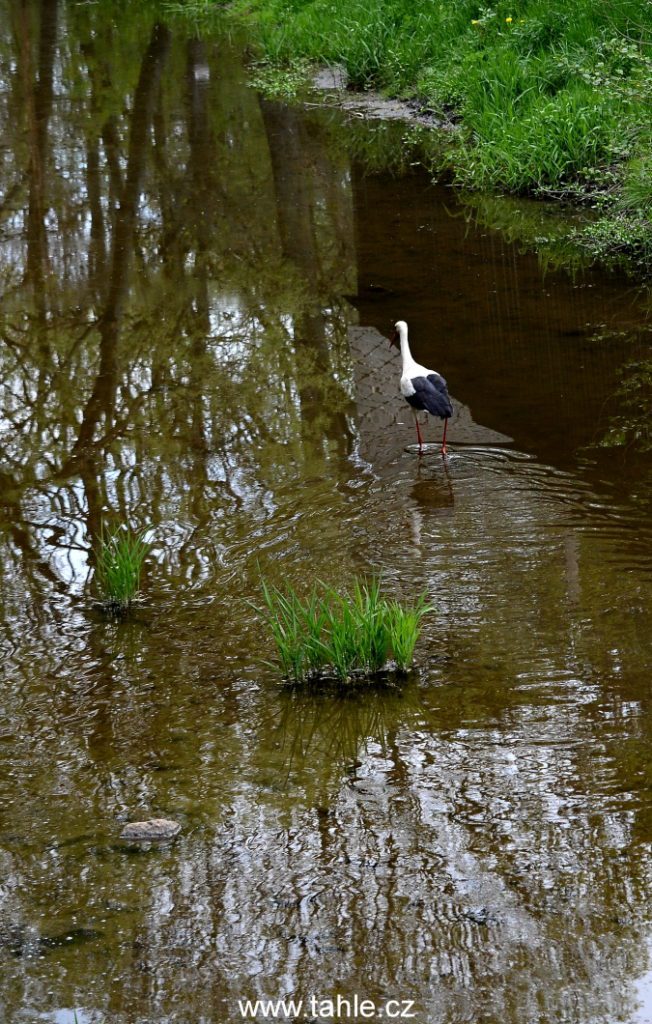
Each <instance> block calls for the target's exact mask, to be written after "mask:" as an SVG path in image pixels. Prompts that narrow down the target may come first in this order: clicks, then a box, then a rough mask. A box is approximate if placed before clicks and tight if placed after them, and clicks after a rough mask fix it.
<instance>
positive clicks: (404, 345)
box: [398, 324, 414, 368]
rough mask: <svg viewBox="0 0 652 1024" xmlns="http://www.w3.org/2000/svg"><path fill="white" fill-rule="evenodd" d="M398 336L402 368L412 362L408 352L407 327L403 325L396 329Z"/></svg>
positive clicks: (410, 354)
mask: <svg viewBox="0 0 652 1024" xmlns="http://www.w3.org/2000/svg"><path fill="white" fill-rule="evenodd" d="M398 336H399V338H400V341H401V359H402V360H403V368H405V367H406V366H408V365H409V364H410V363H413V362H414V359H413V358H412V353H411V352H410V346H409V345H408V332H407V327H406V326H405V325H404V324H401V326H400V327H399V329H398Z"/></svg>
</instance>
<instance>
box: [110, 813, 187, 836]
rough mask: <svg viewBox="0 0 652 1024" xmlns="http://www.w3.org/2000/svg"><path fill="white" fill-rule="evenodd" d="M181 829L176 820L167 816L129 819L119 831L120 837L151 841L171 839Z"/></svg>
mask: <svg viewBox="0 0 652 1024" xmlns="http://www.w3.org/2000/svg"><path fill="white" fill-rule="evenodd" d="M180 831H181V825H180V824H179V822H178V821H171V820H170V819H169V818H150V819H149V821H130V822H129V824H128V825H125V827H124V828H123V830H122V832H121V833H120V838H121V839H131V840H132V841H137V842H153V841H155V840H157V839H173V838H174V837H175V836H176V835H178V834H179V832H180Z"/></svg>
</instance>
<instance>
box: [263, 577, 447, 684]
mask: <svg viewBox="0 0 652 1024" xmlns="http://www.w3.org/2000/svg"><path fill="white" fill-rule="evenodd" d="M262 590H263V600H264V603H265V617H266V619H267V623H268V625H269V628H270V631H271V633H272V637H273V639H274V642H275V644H276V650H277V656H278V665H279V667H280V669H281V672H282V673H283V675H284V676H285V678H286V679H288V680H289V681H290V682H293V683H298V682H302V681H305V680H308V679H311V678H312V679H315V678H319V677H320V676H325V675H328V674H333V675H334V676H335V677H336V678H337V679H338V680H339V681H340V682H347V681H349V680H351V679H352V678H358V677H360V676H373V675H374V674H376V673H378V672H381V671H382V670H383V669H386V668H388V667H395V668H396V669H397V670H398V671H400V672H406V671H407V670H408V669H409V668H410V666H411V665H412V661H413V656H414V648H415V645H416V642H417V639H418V637H419V633H420V627H421V620H422V619H423V617H424V615H426V614H427V613H428V612H429V611H432V608H431V606H430V605H428V604H427V601H426V598H425V595H422V596H421V597H419V599H418V600H417V602H416V604H414V605H412V606H409V607H406V606H403V605H401V604H400V603H399V602H398V601H387V600H386V599H385V598H383V597H382V596H381V589H380V583H379V582H378V581H377V580H372V581H357V582H356V583H355V584H354V586H353V588H352V591H351V593H349V594H340V593H338V592H337V591H336V590H334V589H333V588H332V587H329V586H327V585H326V584H323V583H318V584H315V585H313V587H312V590H311V592H310V594H309V595H308V597H307V598H305V599H301V598H300V597H299V596H298V594H297V593H296V591H295V590H294V588H292V587H288V588H286V590H280V589H279V588H277V587H273V586H270V585H269V584H267V583H265V582H263V584H262ZM390 659H393V661H394V663H395V665H394V666H390V665H389V664H388V663H389V662H390Z"/></svg>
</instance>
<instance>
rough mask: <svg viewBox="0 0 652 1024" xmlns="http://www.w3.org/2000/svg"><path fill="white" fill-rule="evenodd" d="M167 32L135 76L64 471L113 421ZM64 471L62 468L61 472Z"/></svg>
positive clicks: (156, 36) (153, 42) (156, 32)
mask: <svg viewBox="0 0 652 1024" xmlns="http://www.w3.org/2000/svg"><path fill="white" fill-rule="evenodd" d="M169 42H170V33H169V32H168V30H167V29H166V28H164V27H163V26H162V25H159V24H156V25H155V26H154V28H153V29H152V35H151V38H150V43H149V46H148V48H147V50H146V52H145V54H144V56H143V60H142V64H141V69H140V76H139V79H138V84H137V86H136V91H135V94H134V105H133V113H132V120H131V132H130V136H129V156H128V161H127V176H126V180H125V185H124V189H123V193H122V198H121V202H120V207H119V210H118V213H117V216H116V223H115V228H114V232H113V243H112V253H111V274H110V279H109V289H108V295H107V300H106V305H105V309H104V312H103V314H102V317H101V320H100V323H99V331H100V363H99V369H98V373H97V377H96V380H95V386H94V388H93V391H92V393H91V396H90V398H89V400H88V402H87V403H86V406H85V408H84V411H83V414H82V423H81V426H80V428H79V435H78V437H77V441H76V442H75V445H74V446H73V449H72V452H71V453H70V457H69V459H68V462H67V464H66V467H65V469H69V468H70V465H71V463H73V462H74V460H75V459H76V458H77V457H78V456H79V454H80V452H82V451H83V450H84V449H86V448H87V447H88V446H89V445H90V444H91V442H92V440H93V437H94V434H95V431H96V429H97V424H98V422H99V419H100V416H101V414H102V413H104V414H105V416H106V421H107V423H109V422H113V419H114V415H115V414H114V397H115V389H116V379H117V367H116V346H117V341H118V334H119V325H120V320H121V317H122V309H123V303H124V299H125V295H126V293H127V290H128V283H129V271H130V268H131V255H132V249H133V237H134V234H135V227H136V214H137V210H138V197H139V195H140V188H141V181H142V177H143V172H144V168H145V154H146V150H147V142H148V136H149V128H150V125H151V120H152V110H153V103H154V97H155V95H156V89H157V87H158V82H159V80H160V76H161V71H162V69H163V63H164V60H165V58H166V56H167V52H168V49H169ZM63 471H64V470H62V472H63Z"/></svg>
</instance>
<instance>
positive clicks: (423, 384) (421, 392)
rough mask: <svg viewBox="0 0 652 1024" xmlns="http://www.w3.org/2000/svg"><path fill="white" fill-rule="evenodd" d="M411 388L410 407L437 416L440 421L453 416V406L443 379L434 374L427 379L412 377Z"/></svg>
mask: <svg viewBox="0 0 652 1024" xmlns="http://www.w3.org/2000/svg"><path fill="white" fill-rule="evenodd" d="M412 387H413V388H414V395H411V396H410V398H408V402H409V403H410V405H414V406H415V408H417V409H427V410H428V412H429V413H432V415H433V416H439V418H440V419H442V420H447V419H448V418H449V416H452V415H453V406H452V405H451V400H450V398H449V396H448V391H447V390H446V381H445V380H444V378H443V377H439V376H438V375H437V374H435V373H431V374H429V375H428V376H427V377H413V378H412ZM417 402H418V403H419V404H417Z"/></svg>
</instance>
